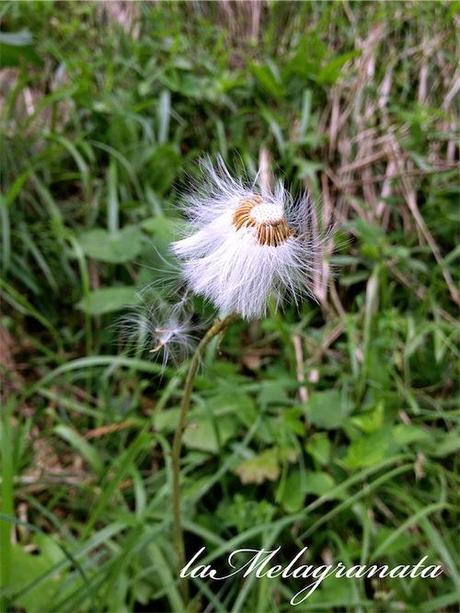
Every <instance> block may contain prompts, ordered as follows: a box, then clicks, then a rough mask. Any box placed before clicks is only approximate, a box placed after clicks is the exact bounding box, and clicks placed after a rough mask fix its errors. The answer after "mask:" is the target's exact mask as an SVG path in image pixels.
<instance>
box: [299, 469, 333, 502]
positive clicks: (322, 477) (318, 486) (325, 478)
mask: <svg viewBox="0 0 460 613" xmlns="http://www.w3.org/2000/svg"><path fill="white" fill-rule="evenodd" d="M302 485H303V487H302V490H303V492H304V493H305V494H315V495H316V496H323V494H327V493H328V492H329V491H330V490H331V489H332V488H333V487H334V485H335V482H334V479H333V478H332V477H331V475H329V474H328V473H325V472H323V471H317V472H310V471H309V472H307V473H306V475H305V476H304V479H303V483H302Z"/></svg>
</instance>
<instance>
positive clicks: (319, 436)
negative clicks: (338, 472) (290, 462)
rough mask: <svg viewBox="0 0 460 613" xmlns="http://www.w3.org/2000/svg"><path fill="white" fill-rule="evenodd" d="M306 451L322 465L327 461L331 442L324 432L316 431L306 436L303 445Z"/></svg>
mask: <svg viewBox="0 0 460 613" xmlns="http://www.w3.org/2000/svg"><path fill="white" fill-rule="evenodd" d="M305 449H306V450H307V452H308V453H309V454H310V455H311V456H312V457H313V458H314V459H315V460H316V461H317V462H318V464H321V465H322V466H326V465H327V464H328V463H329V460H330V456H331V442H330V440H329V437H328V435H327V434H326V432H316V433H315V434H313V435H312V436H310V437H309V438H308V441H307V444H306V446H305Z"/></svg>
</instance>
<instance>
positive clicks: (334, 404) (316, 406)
mask: <svg viewBox="0 0 460 613" xmlns="http://www.w3.org/2000/svg"><path fill="white" fill-rule="evenodd" d="M304 410H305V413H306V415H307V417H308V419H309V421H310V423H312V424H313V425H314V426H316V427H318V428H325V429H326V430H333V429H335V428H340V427H341V426H342V425H343V424H344V422H345V420H346V418H347V416H348V414H349V413H350V411H351V406H350V403H349V402H348V400H347V399H346V397H344V396H343V395H342V394H341V393H340V392H339V391H338V390H328V391H325V392H315V393H314V394H312V396H311V398H310V400H309V401H308V402H307V403H306V404H305V405H304Z"/></svg>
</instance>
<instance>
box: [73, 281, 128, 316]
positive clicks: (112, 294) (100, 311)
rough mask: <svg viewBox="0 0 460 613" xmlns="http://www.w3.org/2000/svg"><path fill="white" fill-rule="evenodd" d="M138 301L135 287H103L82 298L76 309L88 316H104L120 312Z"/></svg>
mask: <svg viewBox="0 0 460 613" xmlns="http://www.w3.org/2000/svg"><path fill="white" fill-rule="evenodd" d="M138 301H139V296H138V294H137V290H136V288H135V287H132V286H125V287H103V288H101V289H96V290H94V291H93V292H90V294H89V295H88V296H85V297H84V298H82V299H81V300H80V302H79V303H78V304H77V308H78V309H80V310H81V311H84V312H85V313H88V315H104V314H105V313H112V312H113V311H120V310H121V309H124V308H125V307H127V306H129V305H133V304H136V303H137V302H138Z"/></svg>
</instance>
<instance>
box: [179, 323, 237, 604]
mask: <svg viewBox="0 0 460 613" xmlns="http://www.w3.org/2000/svg"><path fill="white" fill-rule="evenodd" d="M235 318H236V316H235V315H228V316H227V317H225V319H218V320H216V321H215V322H214V323H213V325H212V326H211V327H210V328H209V330H208V331H207V332H206V334H205V335H204V336H203V338H202V339H201V341H200V343H199V344H198V347H197V348H196V350H195V353H194V354H193V357H192V361H191V362H190V367H189V369H188V372H187V378H186V379H185V387H184V394H183V396H182V402H181V406H180V414H179V422H178V424H177V427H176V431H175V433H174V440H173V445H172V450H171V467H172V507H173V537H174V548H175V550H176V555H177V561H178V568H179V571H180V570H181V569H182V568H183V567H184V566H185V547H184V533H183V530H182V523H181V500H180V453H181V449H182V434H183V433H184V430H185V426H186V422H187V415H188V411H189V409H190V402H191V398H192V392H193V387H194V384H195V376H196V373H197V370H198V367H199V365H200V361H201V358H202V356H203V354H204V352H205V350H206V347H207V346H208V344H209V342H210V341H211V339H212V338H214V337H215V336H217V335H218V334H220V333H221V332H223V331H224V330H226V328H228V326H229V325H230V324H231V323H232V322H233V321H234V320H235ZM180 590H181V594H182V598H183V599H184V602H185V604H187V603H188V600H189V590H188V581H187V579H186V578H184V579H182V581H181V584H180Z"/></svg>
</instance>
